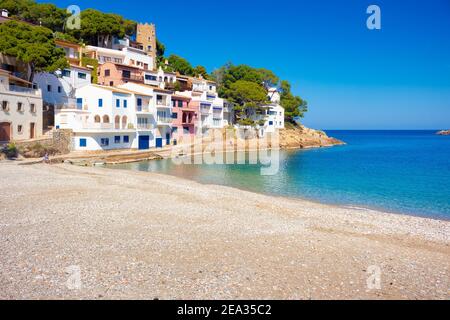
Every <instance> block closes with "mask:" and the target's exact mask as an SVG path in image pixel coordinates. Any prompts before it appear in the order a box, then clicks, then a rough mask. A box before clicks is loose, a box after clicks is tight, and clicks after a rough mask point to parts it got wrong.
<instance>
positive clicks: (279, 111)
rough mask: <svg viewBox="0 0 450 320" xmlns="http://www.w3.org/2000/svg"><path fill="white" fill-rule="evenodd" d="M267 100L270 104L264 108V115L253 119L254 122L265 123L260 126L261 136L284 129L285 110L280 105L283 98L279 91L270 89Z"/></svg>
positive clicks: (258, 115)
mask: <svg viewBox="0 0 450 320" xmlns="http://www.w3.org/2000/svg"><path fill="white" fill-rule="evenodd" d="M267 99H268V101H270V103H269V104H268V105H265V106H263V109H264V111H263V113H262V114H255V115H253V116H252V117H251V119H253V120H254V121H264V124H263V125H260V126H259V134H260V136H264V135H265V134H266V133H273V132H275V131H276V130H279V129H284V108H283V107H282V106H281V105H280V101H281V98H280V93H279V91H278V89H277V88H270V89H269V90H268V97H267Z"/></svg>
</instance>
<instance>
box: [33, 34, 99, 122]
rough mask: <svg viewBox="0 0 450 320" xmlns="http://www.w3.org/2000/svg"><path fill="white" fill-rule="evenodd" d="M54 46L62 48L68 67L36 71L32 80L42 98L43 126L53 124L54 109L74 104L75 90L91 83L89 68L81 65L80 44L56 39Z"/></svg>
mask: <svg viewBox="0 0 450 320" xmlns="http://www.w3.org/2000/svg"><path fill="white" fill-rule="evenodd" d="M55 42H56V46H58V47H60V48H62V49H64V51H65V52H66V58H67V61H68V63H69V67H68V68H66V69H64V70H58V71H56V72H54V73H47V72H42V73H37V74H36V75H35V76H34V80H33V81H34V82H35V83H36V84H37V86H38V87H39V88H40V89H41V91H42V98H43V100H44V119H43V120H44V128H46V127H49V126H53V125H54V115H55V109H61V108H63V107H64V106H67V105H69V104H70V105H75V104H76V100H75V93H76V90H77V89H79V88H82V87H84V86H86V85H89V84H90V83H91V69H89V68H86V67H83V65H82V61H81V58H82V46H81V45H79V44H77V43H72V42H68V41H62V40H56V41H55Z"/></svg>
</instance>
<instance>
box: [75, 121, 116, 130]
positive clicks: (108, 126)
mask: <svg viewBox="0 0 450 320" xmlns="http://www.w3.org/2000/svg"><path fill="white" fill-rule="evenodd" d="M81 129H83V130H113V129H114V124H113V123H93V122H85V123H83V124H82V125H81Z"/></svg>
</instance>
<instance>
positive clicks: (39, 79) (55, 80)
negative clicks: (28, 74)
mask: <svg viewBox="0 0 450 320" xmlns="http://www.w3.org/2000/svg"><path fill="white" fill-rule="evenodd" d="M33 81H34V82H35V83H36V84H37V86H38V87H39V88H40V89H41V90H42V98H43V100H44V104H45V105H49V106H54V107H55V108H56V109H57V108H60V107H62V106H65V105H67V104H73V103H74V99H75V93H76V90H77V89H80V88H82V87H84V86H87V85H89V84H90V83H91V70H90V69H88V68H84V67H81V66H77V65H71V66H70V67H69V68H67V69H64V70H58V71H56V72H55V73H47V72H42V73H38V74H36V75H35V76H34V79H33Z"/></svg>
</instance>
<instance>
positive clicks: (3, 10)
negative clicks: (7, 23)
mask: <svg viewBox="0 0 450 320" xmlns="http://www.w3.org/2000/svg"><path fill="white" fill-rule="evenodd" d="M1 12H2V13H1V15H2V17H4V18H8V17H9V12H8V10H6V9H2V10H1Z"/></svg>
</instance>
